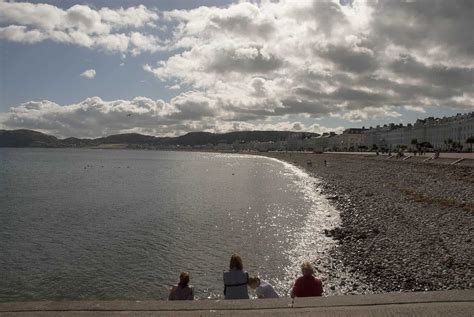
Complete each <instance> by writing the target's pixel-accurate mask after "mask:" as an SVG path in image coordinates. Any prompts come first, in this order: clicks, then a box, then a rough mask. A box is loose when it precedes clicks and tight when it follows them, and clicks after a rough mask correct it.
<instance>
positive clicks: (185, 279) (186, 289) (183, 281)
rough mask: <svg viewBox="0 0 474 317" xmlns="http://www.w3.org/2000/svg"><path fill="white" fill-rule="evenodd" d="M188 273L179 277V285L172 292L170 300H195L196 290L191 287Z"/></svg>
mask: <svg viewBox="0 0 474 317" xmlns="http://www.w3.org/2000/svg"><path fill="white" fill-rule="evenodd" d="M188 284H189V274H188V272H182V273H181V274H180V275H179V283H178V285H177V286H173V287H172V288H171V290H170V295H169V297H168V299H169V300H193V299H194V290H193V288H192V287H190V286H189V285H188Z"/></svg>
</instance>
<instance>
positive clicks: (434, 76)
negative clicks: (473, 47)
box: [390, 55, 474, 87]
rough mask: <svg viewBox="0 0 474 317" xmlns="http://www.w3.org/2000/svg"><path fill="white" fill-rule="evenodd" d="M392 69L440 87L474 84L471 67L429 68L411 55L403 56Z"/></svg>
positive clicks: (392, 65) (437, 66) (442, 66)
mask: <svg viewBox="0 0 474 317" xmlns="http://www.w3.org/2000/svg"><path fill="white" fill-rule="evenodd" d="M390 67H391V69H392V70H393V71H395V72H396V73H399V74H401V75H404V76H410V77H414V78H420V79H423V80H425V81H427V82H429V83H432V84H435V85H440V86H444V85H446V86H452V87H464V86H472V85H473V83H474V69H473V68H469V67H448V66H444V65H431V66H427V65H425V64H423V63H421V62H419V61H417V60H416V59H415V58H413V57H412V56H409V55H405V56H401V57H400V58H399V59H397V60H395V61H394V62H393V63H392V64H391V65H390Z"/></svg>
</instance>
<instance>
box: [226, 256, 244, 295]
mask: <svg viewBox="0 0 474 317" xmlns="http://www.w3.org/2000/svg"><path fill="white" fill-rule="evenodd" d="M248 278H249V275H248V273H247V272H244V266H243V264H242V259H241V258H240V256H238V255H237V254H233V255H232V257H231V258H230V265H229V271H228V272H224V296H225V299H248V298H249V292H248V289H247V283H248Z"/></svg>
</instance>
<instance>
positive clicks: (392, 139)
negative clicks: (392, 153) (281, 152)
mask: <svg viewBox="0 0 474 317" xmlns="http://www.w3.org/2000/svg"><path fill="white" fill-rule="evenodd" d="M470 137H474V112H470V113H465V114H457V115H455V116H452V117H444V118H433V117H429V118H426V119H423V120H417V121H416V122H415V124H413V125H412V124H408V125H406V126H403V125H402V124H398V125H397V124H393V123H391V124H388V125H384V126H377V127H375V128H372V127H371V128H369V129H365V128H364V127H362V128H357V129H355V128H351V129H346V130H345V131H344V132H343V133H342V134H338V135H336V134H334V133H331V134H324V135H322V136H320V137H316V138H311V143H310V144H311V147H312V148H313V149H314V150H318V151H324V150H334V151H357V150H362V149H365V148H367V149H369V150H370V149H387V150H389V149H395V148H397V147H405V148H412V147H413V145H412V141H413V140H415V139H416V141H417V143H419V144H420V143H424V142H425V143H426V142H427V143H429V144H431V146H432V147H433V149H438V150H442V151H445V150H449V147H450V146H451V145H450V144H453V142H456V143H459V144H460V145H461V146H462V147H463V149H464V150H467V149H469V148H470V145H469V144H467V142H466V141H467V139H468V138H470ZM449 140H451V143H448V141H449Z"/></svg>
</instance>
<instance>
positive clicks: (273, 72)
mask: <svg viewBox="0 0 474 317" xmlns="http://www.w3.org/2000/svg"><path fill="white" fill-rule="evenodd" d="M415 2H417V3H416V4H412V1H410V2H401V3H398V2H391V1H378V2H375V1H357V0H356V1H329V0H321V1H300V2H297V3H295V2H291V1H280V2H267V1H264V2H261V3H248V2H241V3H237V4H233V5H230V6H229V7H226V8H208V7H202V8H198V9H193V10H175V11H171V12H167V13H165V14H164V16H165V18H166V19H169V20H173V21H175V22H177V23H178V26H177V27H176V29H175V33H174V35H173V38H172V39H171V42H170V47H173V48H175V49H176V48H181V49H182V51H179V52H178V53H176V54H174V55H172V56H171V57H169V58H168V59H166V60H162V61H159V62H158V63H157V64H156V65H150V64H147V65H145V66H144V69H145V70H146V71H149V72H151V73H153V74H154V75H155V76H156V77H157V78H159V79H160V80H162V81H164V82H172V81H177V82H178V83H179V84H186V85H190V86H191V87H193V88H194V89H195V90H199V91H201V92H203V93H204V94H205V95H206V97H207V98H209V99H211V100H213V102H214V103H215V104H216V105H217V107H218V108H221V109H226V110H231V111H232V112H233V113H234V116H235V118H237V117H238V118H247V119H248V120H252V119H257V118H258V119H261V118H263V117H270V116H285V115H295V114H300V115H309V116H311V117H327V116H337V117H340V118H342V119H344V120H348V121H361V120H369V119H380V118H387V117H388V118H396V117H400V116H401V114H400V113H399V110H397V109H400V110H402V109H403V107H405V106H406V105H410V107H412V108H410V109H411V110H413V109H417V110H419V109H424V108H425V107H426V106H428V104H429V106H431V107H433V106H434V107H436V106H443V105H445V106H451V107H458V108H468V107H473V104H472V102H473V100H472V99H470V98H459V97H461V96H465V95H466V93H467V92H469V93H470V95H472V91H473V85H472V78H474V77H473V75H474V69H473V67H472V59H471V60H469V59H467V58H466V57H468V56H470V57H472V54H471V53H472V52H471V50H470V48H469V46H470V45H471V44H472V41H468V40H467V38H466V37H465V35H464V34H466V31H465V29H466V28H467V26H469V28H468V29H472V27H473V26H474V25H473V22H472V19H470V18H469V17H468V15H466V13H465V12H466V11H465V10H468V11H469V9H470V8H471V7H472V4H469V3H467V2H462V1H455V2H456V3H455V4H453V5H452V6H451V5H450V4H449V3H448V4H447V3H446V2H443V1H435V2H434V3H433V2H431V1H430V2H426V1H415ZM418 2H419V3H418ZM422 7H425V10H422ZM433 7H436V8H433ZM392 8H393V9H392ZM441 8H442V9H441ZM448 9H449V12H450V13H449V14H447V13H446V10H448ZM443 10H444V11H443ZM418 14H419V15H421V19H417V16H418ZM438 18H439V19H441V20H442V21H443V23H446V24H449V26H447V27H446V28H447V30H444V29H443V28H444V26H439V25H438V24H437V23H434V26H433V27H434V29H436V30H437V32H436V31H433V30H428V29H429V28H431V26H432V25H433V23H431V21H436V20H437V19H438ZM386 21H390V23H387V22H386ZM407 26H408V27H407ZM407 28H408V29H409V30H410V31H409V32H408V29H407ZM400 30H403V32H398V31H400ZM443 30H444V31H443ZM456 30H457V31H458V32H460V34H457V35H456V36H455V38H456V39H457V40H456V43H453V38H452V36H453V35H454V34H453V33H454V32H455V31H456ZM388 34H389V36H387V35H388ZM413 34H415V35H413ZM427 34H428V37H430V36H431V38H428V39H426V38H424V37H426V35H427ZM414 36H416V40H415V39H414V38H413V37H414ZM392 37H393V38H392ZM421 37H423V39H422V40H421V39H420V38H421ZM453 45H454V46H453ZM461 46H462V47H463V48H462V49H461V48H460V47H461ZM453 47H457V53H454V50H453ZM446 52H453V53H454V55H448V54H445V53H446ZM453 56H454V57H453ZM453 98H457V99H456V100H457V101H458V102H453V100H454V99H453ZM461 100H462V101H461ZM211 103H212V102H211ZM405 109H407V108H405ZM418 112H421V111H418Z"/></svg>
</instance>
